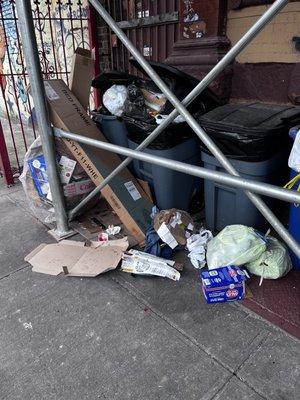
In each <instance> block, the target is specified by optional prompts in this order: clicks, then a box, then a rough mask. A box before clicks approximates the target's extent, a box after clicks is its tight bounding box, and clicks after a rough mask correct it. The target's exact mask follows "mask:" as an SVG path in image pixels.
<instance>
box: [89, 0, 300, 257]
mask: <svg viewBox="0 0 300 400" xmlns="http://www.w3.org/2000/svg"><path fill="white" fill-rule="evenodd" d="M89 1H90V3H91V4H92V5H93V7H94V8H95V9H96V11H98V12H99V14H100V16H101V17H102V18H103V19H104V20H105V21H106V23H107V24H108V25H109V26H110V28H111V29H112V30H113V31H114V32H115V33H116V35H117V36H118V37H119V39H120V40H121V42H122V43H123V44H124V45H125V46H126V47H127V49H128V50H129V52H130V53H131V54H132V55H133V57H134V58H135V59H136V60H137V61H138V63H139V64H140V65H141V66H142V67H143V69H144V71H145V72H146V74H147V75H148V76H149V77H150V78H151V79H152V80H153V82H155V83H156V85H157V86H158V87H159V88H160V90H161V91H162V92H163V93H164V94H165V96H166V97H167V99H168V100H169V101H170V102H171V103H172V104H173V106H174V107H175V108H176V109H177V111H179V113H180V114H181V115H182V117H183V118H185V120H186V122H187V123H188V125H189V126H190V127H191V128H192V129H193V130H194V132H195V133H196V135H197V136H198V137H199V138H200V139H201V140H202V142H203V143H204V144H205V145H206V146H207V148H208V149H209V150H210V151H211V152H212V153H213V155H214V156H215V157H216V159H217V160H218V161H219V162H220V164H221V165H222V166H223V167H224V168H225V169H226V170H227V171H228V172H229V173H230V174H232V175H235V176H239V173H238V172H237V171H236V170H235V168H234V167H233V166H232V164H231V163H230V162H229V161H228V160H227V158H226V156H224V154H223V153H222V152H221V151H220V149H219V148H218V146H217V145H216V144H215V143H214V142H213V141H212V140H211V139H210V137H209V136H208V135H207V134H206V132H205V131H204V130H203V129H202V128H201V126H200V125H199V124H198V123H197V121H196V120H195V118H194V117H193V116H192V115H191V114H190V113H189V112H188V111H187V109H186V108H185V107H184V106H183V105H182V103H181V102H180V101H179V100H178V99H177V98H176V96H175V95H174V94H173V93H172V92H171V91H170V89H169V88H168V87H167V85H166V84H165V83H164V82H163V81H162V80H161V79H160V77H159V76H158V74H157V73H156V72H155V71H154V70H153V68H152V67H151V66H150V65H149V63H148V62H147V61H146V60H145V58H144V57H143V56H142V55H141V54H140V52H139V51H138V50H137V49H136V48H135V47H134V46H133V44H132V43H131V42H130V40H129V39H128V38H127V36H126V35H125V34H124V32H123V31H122V30H121V29H120V28H119V27H118V24H117V23H116V22H115V21H114V20H113V19H112V17H111V16H110V15H109V14H108V13H107V11H106V10H105V8H104V7H103V6H102V5H101V4H100V3H99V2H98V1H97V0H89ZM288 2H289V0H277V1H276V2H275V3H274V4H273V6H272V7H270V9H269V10H268V12H266V13H265V14H264V16H263V17H262V19H263V21H264V22H265V24H267V23H268V22H269V21H270V20H271V19H272V18H273V17H274V16H275V15H277V14H278V13H279V11H280V10H281V9H283V8H284V6H285V5H286V4H287V3H288ZM262 26H263V25H262ZM238 50H239V52H240V51H241V50H242V48H241V47H240V48H239V49H238ZM245 193H246V195H247V196H248V198H249V199H250V201H251V202H252V203H253V204H254V205H255V206H256V208H257V209H258V210H259V211H260V212H261V213H262V215H263V216H264V217H265V218H266V220H267V221H268V222H269V223H270V225H271V226H273V228H274V229H275V231H276V232H277V233H278V234H279V235H280V236H281V237H282V239H283V240H284V241H285V242H286V243H287V244H288V246H289V247H290V248H291V249H292V250H293V251H294V253H296V254H298V255H299V256H300V246H299V244H298V243H297V242H296V240H295V239H294V238H293V237H292V236H291V235H290V233H289V232H288V231H287V229H286V228H285V227H284V225H283V224H282V223H281V222H280V221H279V219H278V218H277V217H276V215H275V214H274V213H273V212H272V211H271V210H270V209H269V207H268V206H267V205H266V204H265V202H264V201H263V200H262V199H260V197H258V196H257V195H255V194H253V193H251V192H249V191H245Z"/></svg>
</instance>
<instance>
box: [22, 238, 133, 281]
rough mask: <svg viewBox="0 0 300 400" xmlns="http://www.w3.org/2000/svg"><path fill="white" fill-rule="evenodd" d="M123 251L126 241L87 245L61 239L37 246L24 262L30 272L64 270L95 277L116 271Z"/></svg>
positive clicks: (125, 239)
mask: <svg viewBox="0 0 300 400" xmlns="http://www.w3.org/2000/svg"><path fill="white" fill-rule="evenodd" d="M127 248H128V241H127V238H123V239H119V240H111V241H109V242H91V244H90V246H86V245H85V243H84V242H76V241H73V240H63V241H61V242H60V243H55V244H44V243H43V244H41V245H40V246H38V247H37V248H36V249H35V250H33V251H32V252H31V253H30V254H28V256H26V257H25V261H27V262H29V263H30V264H31V265H32V267H33V268H32V271H34V272H40V273H43V274H48V275H59V274H61V273H63V268H66V269H67V271H68V274H67V276H79V277H95V276H97V275H100V274H103V273H104V272H107V271H110V270H113V269H115V268H117V266H118V264H119V262H120V261H121V258H122V254H123V252H124V251H126V250H127Z"/></svg>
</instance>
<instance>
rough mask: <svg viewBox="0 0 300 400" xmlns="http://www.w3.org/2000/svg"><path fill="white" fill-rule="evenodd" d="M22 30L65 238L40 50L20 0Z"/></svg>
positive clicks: (58, 222) (58, 228) (60, 232)
mask: <svg viewBox="0 0 300 400" xmlns="http://www.w3.org/2000/svg"><path fill="white" fill-rule="evenodd" d="M16 5H17V12H18V18H19V27H20V31H21V36H22V45H23V51H24V55H25V60H26V66H27V71H28V75H29V80H30V85H31V90H32V97H33V100H34V106H35V110H36V116H37V122H38V128H39V134H40V136H41V139H42V147H43V154H44V156H45V161H46V165H47V175H48V177H49V185H50V190H51V194H52V198H53V207H54V211H55V218H56V232H55V233H56V234H57V236H59V237H63V236H65V235H67V234H68V232H69V228H68V219H67V214H66V211H65V205H64V198H63V193H62V188H61V183H60V179H59V174H58V170H57V166H56V157H55V143H54V136H53V132H52V128H51V124H50V122H49V116H48V110H47V103H46V97H45V88H44V85H43V76H42V72H41V67H40V60H39V53H38V47H37V42H36V37H35V30H34V25H33V20H32V11H31V3H30V0H17V2H16Z"/></svg>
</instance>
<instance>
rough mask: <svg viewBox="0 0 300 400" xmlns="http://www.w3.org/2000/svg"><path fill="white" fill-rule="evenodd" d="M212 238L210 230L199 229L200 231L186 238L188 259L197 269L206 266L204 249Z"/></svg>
mask: <svg viewBox="0 0 300 400" xmlns="http://www.w3.org/2000/svg"><path fill="white" fill-rule="evenodd" d="M212 238H213V235H212V233H211V232H210V231H208V230H206V229H200V232H199V233H197V234H195V235H192V236H191V237H189V238H188V239H187V243H186V247H187V249H188V251H189V255H188V257H189V259H190V260H191V263H192V264H193V266H194V267H195V268H197V269H201V268H204V267H205V266H206V250H207V244H208V242H209V241H210V240H211V239H212Z"/></svg>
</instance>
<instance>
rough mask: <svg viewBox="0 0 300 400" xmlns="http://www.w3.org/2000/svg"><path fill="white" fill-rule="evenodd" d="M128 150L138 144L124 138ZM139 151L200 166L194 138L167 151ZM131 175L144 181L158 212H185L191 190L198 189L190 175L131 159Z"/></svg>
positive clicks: (197, 180) (198, 150) (199, 157)
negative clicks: (175, 210)
mask: <svg viewBox="0 0 300 400" xmlns="http://www.w3.org/2000/svg"><path fill="white" fill-rule="evenodd" d="M128 145H129V148H130V149H133V150H134V149H136V148H137V146H138V144H137V143H135V142H133V141H132V140H130V139H128ZM143 152H145V153H147V154H152V155H155V156H158V157H163V158H170V159H172V160H175V161H182V162H186V163H189V164H193V165H200V164H201V151H200V146H199V142H198V141H197V139H195V138H192V139H189V140H186V141H185V142H183V143H180V144H178V145H177V146H174V147H172V148H169V149H165V150H156V149H145V150H143ZM132 167H133V173H134V175H135V176H136V177H137V178H139V179H143V180H145V181H147V182H148V183H149V185H150V188H151V190H152V193H153V195H154V197H155V204H156V205H157V207H158V208H159V209H161V210H165V209H169V208H173V207H174V208H179V209H181V210H188V208H189V205H190V201H191V198H192V195H193V192H194V190H195V189H196V188H197V187H199V186H200V182H201V180H200V179H199V178H196V177H193V176H191V175H186V174H183V173H180V172H176V171H173V170H171V169H168V168H163V167H160V166H158V165H154V164H149V163H145V162H144V161H139V160H134V161H133V162H132Z"/></svg>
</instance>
